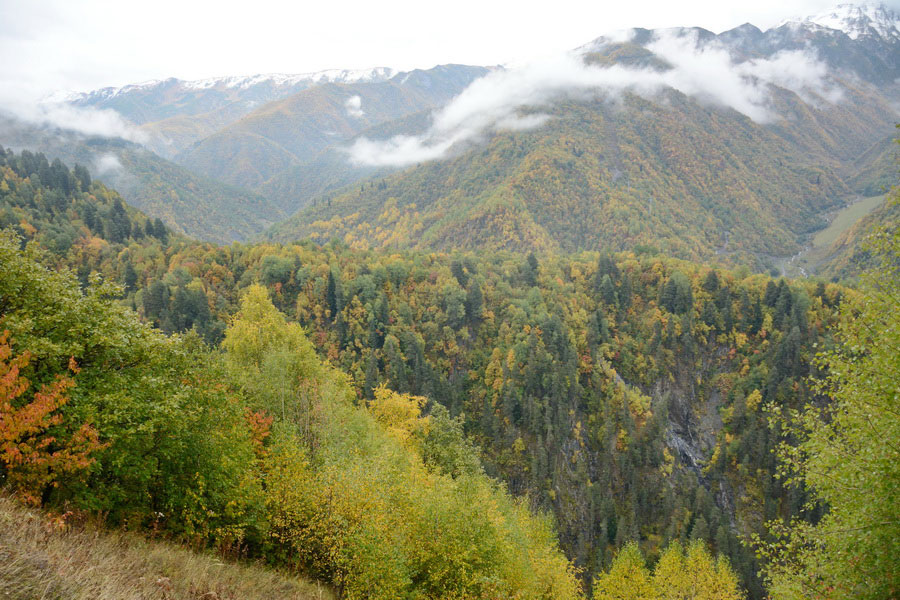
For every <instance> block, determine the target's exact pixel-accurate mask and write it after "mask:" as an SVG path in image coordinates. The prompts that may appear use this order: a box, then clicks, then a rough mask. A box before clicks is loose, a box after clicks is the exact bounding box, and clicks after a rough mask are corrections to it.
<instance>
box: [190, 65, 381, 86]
mask: <svg viewBox="0 0 900 600" xmlns="http://www.w3.org/2000/svg"><path fill="white" fill-rule="evenodd" d="M396 74H397V72H396V71H395V70H394V69H390V68H388V67H375V68H373V69H357V70H348V69H329V70H326V71H316V72H314V73H298V74H285V73H269V74H264V75H247V76H230V77H212V78H209V79H198V80H196V81H185V82H183V84H182V85H184V87H186V88H191V89H207V88H213V87H217V86H222V87H226V88H240V89H247V88H249V87H253V86H254V85H259V84H262V83H271V84H272V85H275V86H278V87H281V86H291V85H296V84H298V83H303V82H310V83H357V82H360V81H384V80H386V79H390V78H391V77H393V76H394V75H396Z"/></svg>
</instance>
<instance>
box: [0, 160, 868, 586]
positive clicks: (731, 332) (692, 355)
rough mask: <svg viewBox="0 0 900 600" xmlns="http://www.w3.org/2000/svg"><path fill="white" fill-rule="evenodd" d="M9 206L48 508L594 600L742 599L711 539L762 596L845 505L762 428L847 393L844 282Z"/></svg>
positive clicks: (589, 255)
mask: <svg viewBox="0 0 900 600" xmlns="http://www.w3.org/2000/svg"><path fill="white" fill-rule="evenodd" d="M0 211H2V213H0V214H2V218H3V223H4V224H5V225H6V226H9V227H12V228H14V229H15V230H16V231H17V232H18V235H21V236H24V237H25V238H27V239H32V240H34V241H35V242H37V244H39V245H41V246H43V247H44V248H45V249H46V250H44V251H41V250H39V249H38V247H37V245H32V246H29V249H27V250H26V251H24V252H22V251H21V250H19V248H20V244H21V242H20V240H19V239H17V238H16V237H15V236H14V235H13V234H6V237H5V238H4V241H3V244H2V248H0V250H2V252H3V257H2V258H3V260H2V261H0V265H2V271H0V285H2V286H3V287H2V289H0V308H2V315H3V316H2V330H4V331H8V333H7V334H5V336H6V337H4V344H5V345H4V346H3V347H4V348H5V350H4V353H5V354H4V358H3V360H4V361H5V362H4V365H5V367H4V368H6V369H7V371H6V373H7V374H9V373H12V375H11V377H12V378H13V379H12V380H13V381H16V382H18V383H16V384H14V385H13V387H11V388H9V389H10V390H12V391H11V395H10V396H8V402H10V404H9V405H8V406H9V407H10V408H9V410H16V411H22V410H25V409H26V408H28V410H29V411H31V414H34V415H35V418H37V421H36V423H38V425H37V426H36V428H35V429H32V430H28V432H27V433H26V432H24V431H21V432H18V433H17V432H16V431H13V432H12V434H11V435H12V437H7V438H5V439H7V442H5V443H7V444H10V443H11V444H13V446H6V447H5V448H7V450H4V451H6V452H8V451H9V450H8V449H9V448H15V447H16V446H15V444H17V443H19V440H24V439H30V440H34V442H36V443H33V444H32V445H31V446H30V447H31V448H32V450H30V452H32V458H31V459H29V460H28V461H25V462H24V463H21V462H18V461H16V460H10V459H8V458H7V459H4V461H5V462H4V463H3V464H4V465H5V466H4V467H3V469H4V477H5V479H6V482H7V485H11V486H12V487H13V488H14V489H16V490H17V491H18V493H19V494H20V495H21V496H22V497H24V498H26V499H28V500H29V501H31V502H32V503H36V504H37V503H40V504H45V505H48V506H58V505H61V504H62V503H66V502H68V503H71V504H72V505H74V506H77V507H80V508H81V509H84V510H89V511H100V512H102V513H104V514H106V515H107V516H108V519H109V521H110V522H111V523H112V524H117V523H118V524H128V525H129V526H131V527H138V528H140V527H149V528H153V529H161V530H163V531H165V532H167V534H168V535H171V536H173V537H176V538H179V539H183V540H189V541H192V542H193V543H194V544H198V545H201V546H202V545H211V546H213V547H218V548H220V549H223V550H227V551H229V552H237V553H240V554H243V555H250V556H257V557H259V558H261V559H263V560H265V561H266V562H269V563H272V564H276V565H282V566H290V567H291V568H295V569H298V570H299V571H300V572H302V573H304V574H306V575H308V576H311V577H314V578H317V579H320V580H323V581H327V582H330V583H332V584H333V585H335V586H336V587H337V589H338V590H339V592H340V593H341V594H343V596H344V597H347V598H357V597H358V598H369V597H386V598H391V597H397V595H398V594H403V593H413V591H415V593H417V594H419V596H417V597H425V598H447V597H460V598H462V597H472V596H474V597H483V596H485V595H491V594H493V595H497V594H500V595H501V596H502V594H515V593H517V592H516V591H517V590H518V593H519V594H520V595H521V597H529V598H530V597H535V598H538V597H553V598H564V597H578V596H579V594H580V593H581V591H579V590H581V589H582V586H584V588H585V589H589V588H591V587H592V584H591V582H592V581H593V579H594V576H595V575H597V576H598V578H597V583H596V586H594V587H593V589H594V593H596V594H600V595H599V596H598V597H603V596H602V593H604V592H603V590H605V589H608V585H609V584H608V581H615V577H617V576H618V575H616V573H619V572H620V571H621V570H622V569H626V570H627V569H632V570H636V571H634V572H636V573H643V575H641V577H644V578H645V579H646V581H647V582H648V583H647V585H648V586H655V587H653V588H652V589H654V590H656V591H655V592H653V593H658V594H663V593H666V592H664V591H663V590H665V589H668V588H665V587H660V586H664V585H670V584H663V583H660V581H662V580H657V579H655V578H656V577H657V575H656V573H657V572H658V571H659V570H660V569H664V568H671V569H675V570H679V569H681V570H682V571H683V570H684V569H683V568H682V567H679V566H678V565H681V564H684V561H687V563H688V564H690V565H693V566H691V567H690V569H698V571H697V573H701V572H702V573H705V575H703V577H710V578H712V579H709V581H710V582H712V581H714V580H716V579H715V578H716V577H719V578H720V580H721V585H724V586H726V587H727V586H733V585H734V584H733V583H729V582H730V581H733V580H734V577H735V575H733V574H731V571H730V570H729V569H730V568H731V567H728V566H725V563H719V564H720V566H713V565H714V561H713V559H711V558H709V557H708V555H706V556H707V558H703V556H704V555H703V554H698V553H701V552H706V551H705V550H702V547H701V546H698V545H697V544H696V543H697V542H699V543H701V544H705V545H706V547H708V548H709V549H711V550H712V552H713V553H716V554H718V555H719V556H720V557H722V558H725V557H727V558H728V559H729V562H730V564H731V565H733V568H734V570H735V572H736V573H737V575H736V576H737V577H739V578H740V581H741V585H742V587H743V588H744V589H745V590H746V591H748V592H749V594H750V595H751V597H763V595H764V594H765V592H764V589H763V587H762V585H763V580H762V579H760V577H759V572H760V569H761V568H764V567H765V566H766V563H760V562H758V560H757V558H756V557H755V556H754V553H753V551H752V550H751V549H750V548H749V547H748V546H747V545H746V544H747V543H749V541H750V540H751V539H752V538H753V536H758V537H759V538H760V539H762V540H769V539H775V538H770V537H769V533H768V531H769V530H768V529H767V528H766V523H767V522H781V521H782V520H785V521H789V520H790V519H794V518H797V519H800V522H801V523H802V522H813V523H814V522H816V521H817V520H818V519H819V518H820V517H821V516H822V515H823V514H824V512H825V507H826V506H827V505H826V504H824V503H823V502H822V501H821V500H818V501H817V500H816V496H810V495H809V493H808V492H807V491H804V490H803V489H802V488H798V487H794V486H791V485H788V483H786V482H785V481H784V480H783V479H781V478H780V474H779V466H778V465H779V463H778V460H777V456H776V455H775V454H774V453H773V451H774V450H776V449H778V448H782V444H783V443H784V442H791V441H792V440H793V439H794V438H793V437H792V436H793V434H792V433H790V429H789V428H788V427H787V425H784V426H777V427H775V428H772V427H771V426H770V422H769V421H770V415H771V411H772V410H775V411H781V412H791V411H803V410H804V409H806V408H807V407H810V406H821V405H824V404H825V403H826V402H827V390H825V389H820V388H815V387H812V385H811V383H810V380H809V377H810V376H819V375H821V374H822V373H823V372H825V371H822V370H820V369H822V368H823V367H822V366H821V364H819V363H816V362H815V361H814V360H813V357H814V354H815V352H817V349H818V348H822V347H824V348H831V347H832V345H833V343H834V342H833V339H832V334H831V331H832V330H833V329H834V327H835V326H836V324H837V322H838V321H837V319H838V312H837V311H839V310H840V309H841V307H842V306H843V305H844V304H845V303H847V302H848V300H849V301H851V305H856V301H855V298H856V297H857V292H855V291H853V290H851V289H848V288H845V287H842V286H839V285H835V284H826V283H824V282H816V281H811V280H799V281H787V280H784V279H782V280H773V279H770V278H768V277H766V276H764V275H759V274H751V272H750V271H749V270H748V269H746V268H744V269H738V270H735V271H728V270H721V269H715V268H709V267H705V266H701V265H698V264H695V263H689V262H684V261H681V260H677V259H673V258H669V257H666V256H664V255H661V254H659V253H658V252H657V251H655V250H654V249H652V248H641V249H639V251H638V252H622V253H616V254H609V253H605V252H604V253H596V252H586V253H580V254H574V255H561V254H551V253H540V254H533V253H532V254H528V255H527V256H525V255H521V254H513V253H506V252H498V251H487V252H479V253H477V254H476V253H465V252H452V253H425V252H413V251H403V252H394V253H385V252H377V251H374V250H366V251H363V250H358V249H353V248H350V247H348V246H347V245H344V244H340V243H332V244H329V245H327V246H324V247H323V246H317V245H315V244H313V243H311V242H304V243H300V244H290V245H280V244H257V245H252V246H247V245H240V244H234V245H232V246H230V247H221V246H216V245H213V244H208V243H197V242H193V241H191V240H189V239H187V238H183V237H180V236H178V235H177V234H174V233H173V232H171V231H169V230H168V229H167V228H166V227H165V226H164V225H162V224H161V222H159V221H158V220H151V219H149V218H147V217H145V216H144V215H143V214H141V213H138V212H137V211H134V210H133V209H130V208H127V207H125V206H124V204H123V203H122V202H121V199H120V198H119V197H118V196H117V194H116V193H115V192H112V191H110V190H108V189H107V188H105V187H104V186H102V185H100V184H97V183H96V182H93V181H92V180H91V178H90V176H89V175H88V174H87V171H86V170H85V169H83V168H81V167H78V168H76V169H75V170H73V171H69V170H68V169H67V168H66V167H65V166H64V165H62V164H61V163H59V162H54V163H49V162H48V161H47V160H46V159H45V158H44V157H43V156H41V155H31V154H28V153H23V154H19V155H16V154H13V153H11V152H4V154H3V166H2V181H0ZM47 264H50V265H55V266H56V267H58V268H62V269H63V271H62V272H61V273H56V272H55V271H53V270H50V269H48V268H47V267H45V266H43V265H47ZM67 267H68V268H71V269H73V271H72V272H67V271H66V270H65V269H66V268H67ZM94 272H97V273H99V274H101V275H102V279H105V281H106V283H102V284H101V283H99V280H97V279H94V278H93V277H92V273H94ZM112 282H120V283H121V286H120V287H116V286H114V285H111V283H112ZM129 307H130V308H131V309H134V310H135V311H136V312H137V314H135V313H133V312H131V311H130V309H129ZM279 311H280V312H279ZM139 317H143V319H144V321H146V322H147V323H149V324H151V325H156V326H158V327H160V328H162V330H163V332H167V333H172V334H174V333H177V332H186V333H187V335H186V337H178V336H173V337H167V336H166V335H164V333H162V332H159V331H156V330H153V329H150V327H149V326H148V325H145V324H141V323H140V322H139V321H138V318H139ZM294 322H295V323H294ZM297 324H299V325H301V326H302V327H303V329H301V328H300V327H298V326H297ZM197 334H199V335H197ZM201 338H202V339H205V340H206V341H207V342H209V343H211V344H212V348H215V347H219V346H221V348H222V351H221V352H220V351H218V350H214V349H210V348H208V347H206V346H204V344H203V342H202V341H201ZM36 390H39V391H37V392H35V391H36ZM29 407H31V408H29ZM38 407H40V408H38ZM23 414H24V413H23ZM164 431H165V432H166V435H165V436H161V432H164ZM48 435H49V436H52V439H51V438H50V437H48ZM22 436H26V437H22ZM788 447H789V446H788ZM6 456H9V455H8V454H7V455H6ZM32 463H33V464H35V465H42V467H41V468H40V469H38V470H35V469H34V468H33V467H30V466H29V465H30V464H32ZM490 477H497V478H498V479H500V480H502V481H503V482H504V484H505V486H503V487H498V486H497V485H496V484H495V483H493V480H492V479H490ZM297 482H303V483H302V485H298V484H297ZM507 491H508V493H509V494H510V495H511V497H515V498H519V500H512V499H511V497H510V496H507V495H506V493H507ZM354 499H355V500H354ZM825 501H827V499H826V500H825ZM398 507H402V508H400V509H398ZM532 511H537V512H538V513H539V514H540V513H541V512H543V511H546V513H548V514H549V515H552V519H550V518H548V517H535V516H533V513H532ZM551 523H554V524H555V525H552V524H551ZM424 540H427V541H428V543H427V544H425V545H424V546H423V545H422V542H423V541H424ZM556 540H558V541H559V544H560V546H561V548H562V550H563V551H564V552H565V553H566V555H567V556H568V557H569V559H571V560H572V561H573V564H570V563H569V562H568V561H567V560H566V559H565V558H564V557H563V555H562V554H560V553H559V551H558V550H556V549H555V544H556ZM629 542H634V543H636V544H637V546H634V545H632V546H629V545H628V544H629ZM692 544H693V545H692ZM684 547H689V549H688V550H687V553H685V551H684V550H683V548H684ZM629 548H630V549H629ZM698 548H700V549H698ZM623 553H624V554H623ZM692 553H693V554H692ZM641 554H643V555H646V556H647V557H648V558H649V560H650V562H651V564H655V565H656V566H655V567H654V570H653V571H652V572H651V571H650V570H647V569H646V568H645V567H643V566H642V565H643V564H644V563H643V560H644V559H643V558H641ZM692 557H693V558H692ZM704 561H705V562H704ZM623 565H630V566H627V567H626V566H623ZM664 565H670V567H664ZM703 565H707V566H703ZM641 569H644V570H643V571H642V570H641ZM579 570H580V571H579ZM629 572H631V571H629ZM688 572H692V571H690V570H689V571H688ZM715 573H719V575H715ZM770 573H771V574H770ZM766 574H767V576H768V577H770V578H776V577H778V578H781V577H783V576H784V575H783V574H781V572H780V571H779V572H778V573H775V572H769V571H767V572H766ZM607 578H611V579H607ZM701 580H702V581H706V579H702V578H701V576H700V575H699V574H698V575H696V576H695V577H690V578H688V579H687V580H685V581H688V582H690V581H692V582H693V583H692V584H691V585H695V586H696V582H697V581H701ZM773 580H774V579H773ZM779 581H782V579H779ZM671 585H676V584H675V583H671ZM677 585H682V584H677ZM684 585H687V583H685V584H684ZM709 585H714V584H713V583H710V584H709ZM715 585H719V584H715ZM648 589H650V588H648ZM673 589H674V588H673ZM723 589H724V588H723ZM548 590H551V591H548ZM547 594H549V596H547Z"/></svg>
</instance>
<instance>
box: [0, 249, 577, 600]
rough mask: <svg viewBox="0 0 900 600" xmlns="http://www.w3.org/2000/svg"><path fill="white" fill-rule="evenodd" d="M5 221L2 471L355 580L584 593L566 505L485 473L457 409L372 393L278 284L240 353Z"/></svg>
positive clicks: (103, 507)
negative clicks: (510, 489)
mask: <svg viewBox="0 0 900 600" xmlns="http://www.w3.org/2000/svg"><path fill="white" fill-rule="evenodd" d="M19 245H20V241H19V240H18V239H17V238H16V237H14V236H13V235H11V234H10V233H9V232H4V233H3V234H2V237H0V314H2V326H3V332H2V334H0V376H2V382H3V387H2V388H0V391H2V396H0V407H2V412H0V415H2V419H0V432H2V434H3V435H2V437H0V477H2V480H3V483H4V484H5V486H8V487H9V489H11V490H12V491H13V492H15V493H16V494H17V495H18V496H19V497H20V498H22V499H23V500H25V501H26V502H28V503H31V504H34V505H45V506H48V507H56V506H59V507H62V506H66V507H68V508H69V509H70V510H72V509H80V510H85V511H91V512H97V513H100V514H103V515H104V516H105V517H106V519H107V521H108V522H109V523H111V524H119V525H122V526H127V527H128V528H130V529H138V530H142V529H146V530H152V531H155V532H157V533H162V532H164V533H166V534H167V535H170V536H172V537H175V538H176V539H180V540H182V541H184V542H186V543H190V544H191V545H193V546H194V547H205V546H211V547H213V548H216V549H218V550H219V551H221V552H226V553H230V554H232V555H234V556H250V557H256V558H258V559H260V560H262V561H264V562H266V563H269V564H272V565H275V566H279V567H282V568H288V569H293V570H297V571H300V572H302V573H305V574H307V575H308V576H311V577H315V578H318V579H320V580H323V581H326V582H328V583H330V584H331V585H333V586H334V587H335V588H336V589H337V590H338V591H339V593H340V595H341V597H344V598H385V599H387V598H397V597H403V596H409V597H417V598H435V599H437V598H471V597H486V596H501V597H503V596H518V597H523V598H548V597H549V598H578V597H580V596H581V593H580V586H579V584H578V582H577V580H576V578H575V572H574V570H573V568H572V567H571V565H570V564H569V563H568V561H567V560H566V558H565V557H564V556H563V554H562V553H561V552H560V551H559V550H558V549H557V547H556V541H555V539H554V535H553V530H552V526H551V524H550V521H549V520H548V519H546V518H544V517H541V516H535V515H533V514H532V513H530V512H529V511H528V509H527V507H526V506H524V505H522V504H521V503H520V502H516V501H514V500H513V499H511V498H510V497H509V496H508V495H506V493H505V492H504V491H503V489H502V488H500V487H498V486H497V485H496V484H495V483H494V482H493V481H492V480H490V479H489V478H487V477H486V476H485V475H484V474H483V473H482V471H481V468H480V466H479V464H478V462H477V458H476V455H474V454H473V450H472V449H471V446H470V445H469V444H468V443H467V442H466V441H465V439H464V438H463V437H462V432H461V430H460V426H459V424H458V422H457V421H455V420H454V419H452V418H450V417H449V416H448V415H447V413H446V412H443V413H442V412H440V411H433V412H432V413H431V414H428V415H425V414H423V413H422V408H423V404H424V400H423V399H419V398H416V397H411V396H408V395H404V394H397V393H394V392H391V391H389V390H387V389H385V388H379V390H378V391H377V393H376V399H375V401H373V402H371V403H368V404H367V405H362V404H359V403H356V402H354V401H353V398H354V396H355V394H353V390H352V388H351V387H350V385H349V384H348V381H347V378H346V376H344V375H342V374H341V373H340V372H338V371H336V370H335V369H334V368H332V367H330V366H328V365H326V364H324V363H322V361H321V360H320V359H319V358H318V357H317V356H316V354H315V350H314V348H313V345H312V343H311V342H310V341H309V340H308V339H307V338H306V336H305V334H304V333H303V330H302V329H301V328H300V327H299V326H297V325H296V324H289V323H287V322H286V320H285V318H284V316H283V315H281V314H280V313H279V312H278V311H277V309H276V308H275V307H274V306H273V305H272V304H271V302H270V301H269V299H268V293H267V292H266V291H265V289H264V288H262V287H259V286H252V287H250V288H249V289H248V290H247V291H246V293H245V294H244V298H243V300H242V303H241V309H240V311H239V312H238V313H237V314H236V316H235V318H234V320H233V321H232V322H231V325H230V327H229V329H228V330H227V331H226V333H225V342H224V344H223V346H222V348H223V350H222V352H218V351H214V350H210V349H207V348H206V347H204V346H203V345H202V344H201V343H200V342H199V338H197V337H196V336H191V335H188V336H186V337H167V336H165V335H163V334H162V333H160V332H159V331H156V330H153V329H151V328H150V327H148V326H147V325H145V324H143V323H141V322H139V320H138V318H137V315H135V314H134V313H133V312H131V311H129V310H128V309H126V308H123V307H121V306H120V305H119V303H118V302H117V301H116V300H115V299H114V298H115V296H116V295H117V294H118V293H119V292H120V290H119V289H117V288H116V287H115V286H112V285H110V284H101V283H95V284H92V285H91V286H89V287H88V288H87V289H86V290H84V291H82V289H81V287H80V285H79V283H78V281H77V279H76V278H75V277H74V275H73V274H71V273H70V272H68V271H65V270H63V271H60V272H56V271H53V270H50V269H48V268H47V267H45V266H43V265H42V264H41V262H42V257H41V251H40V250H39V249H38V248H37V247H36V246H34V245H31V246H29V247H28V248H27V249H26V250H25V251H22V250H19Z"/></svg>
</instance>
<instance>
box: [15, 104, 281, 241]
mask: <svg viewBox="0 0 900 600" xmlns="http://www.w3.org/2000/svg"><path fill="white" fill-rule="evenodd" d="M0 144H2V145H4V146H6V147H9V148H13V149H17V150H19V149H28V150H31V151H36V152H43V153H44V154H46V155H47V156H49V157H50V158H51V159H54V158H58V159H61V160H62V161H63V162H64V163H66V164H68V165H70V166H74V165H75V164H76V163H78V164H81V165H84V166H85V167H86V168H88V169H89V171H90V172H91V175H92V176H93V177H95V178H96V179H99V180H101V181H103V182H105V183H107V184H109V185H110V186H114V187H115V188H116V189H118V190H120V193H121V194H122V196H123V197H124V198H125V200H126V201H127V202H128V203H129V204H131V205H133V206H135V207H136V208H139V209H141V210H142V211H144V212H146V213H147V214H148V215H150V216H152V217H158V218H161V219H162V220H163V221H164V222H165V223H166V225H168V226H169V227H171V228H172V229H173V230H174V231H176V232H178V233H183V234H186V235H189V236H191V237H195V238H199V239H204V240H210V241H216V242H220V243H225V244H227V243H230V242H232V241H235V240H242V239H248V238H250V237H252V236H254V235H256V234H258V233H259V232H260V231H262V230H263V229H265V228H266V227H267V226H269V225H271V224H272V223H274V222H276V221H278V220H279V219H281V218H284V216H286V215H285V213H284V212H282V211H281V210H280V209H279V208H278V207H277V206H275V205H273V204H272V203H271V202H269V201H268V200H267V199H265V198H263V197H262V196H259V195H257V194H254V193H252V192H248V191H246V190H241V189H238V188H235V187H233V186H229V185H226V184H223V183H221V182H218V181H215V180H213V179H211V178H208V177H204V176H202V175H198V174H196V173H194V172H192V171H189V170H188V169H185V168H184V167H181V166H179V165H176V164H175V163H172V162H170V161H168V160H166V159H164V158H162V157H160V156H159V155H157V154H155V153H153V152H152V151H150V150H148V149H147V148H144V147H143V146H140V145H138V144H135V143H132V142H127V141H125V140H121V139H112V138H102V137H96V136H85V135H82V134H80V133H77V132H74V131H69V130H63V129H58V128H49V127H41V126H35V125H31V124H28V123H24V122H22V121H20V120H17V119H15V118H12V117H3V116H0Z"/></svg>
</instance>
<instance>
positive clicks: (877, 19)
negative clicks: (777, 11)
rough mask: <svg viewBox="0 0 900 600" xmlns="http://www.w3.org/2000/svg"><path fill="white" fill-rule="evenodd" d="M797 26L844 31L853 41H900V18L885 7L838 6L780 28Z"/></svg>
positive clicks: (785, 22) (866, 5)
mask: <svg viewBox="0 0 900 600" xmlns="http://www.w3.org/2000/svg"><path fill="white" fill-rule="evenodd" d="M798 22H799V23H808V24H813V25H818V26H820V27H825V28H827V29H836V30H838V31H843V32H844V33H846V34H847V35H848V36H849V37H850V38H852V39H854V40H856V39H859V38H860V37H862V36H867V35H877V36H879V37H881V38H883V39H885V40H887V39H900V15H898V14H897V13H896V12H894V11H893V10H891V9H890V8H888V7H886V6H885V5H884V4H878V5H875V4H838V5H837V6H835V7H834V8H831V9H829V10H825V11H822V12H820V13H818V14H815V15H811V16H808V17H805V18H802V19H801V18H797V19H789V20H787V21H784V22H783V23H781V25H785V24H787V25H791V24H795V23H798Z"/></svg>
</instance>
